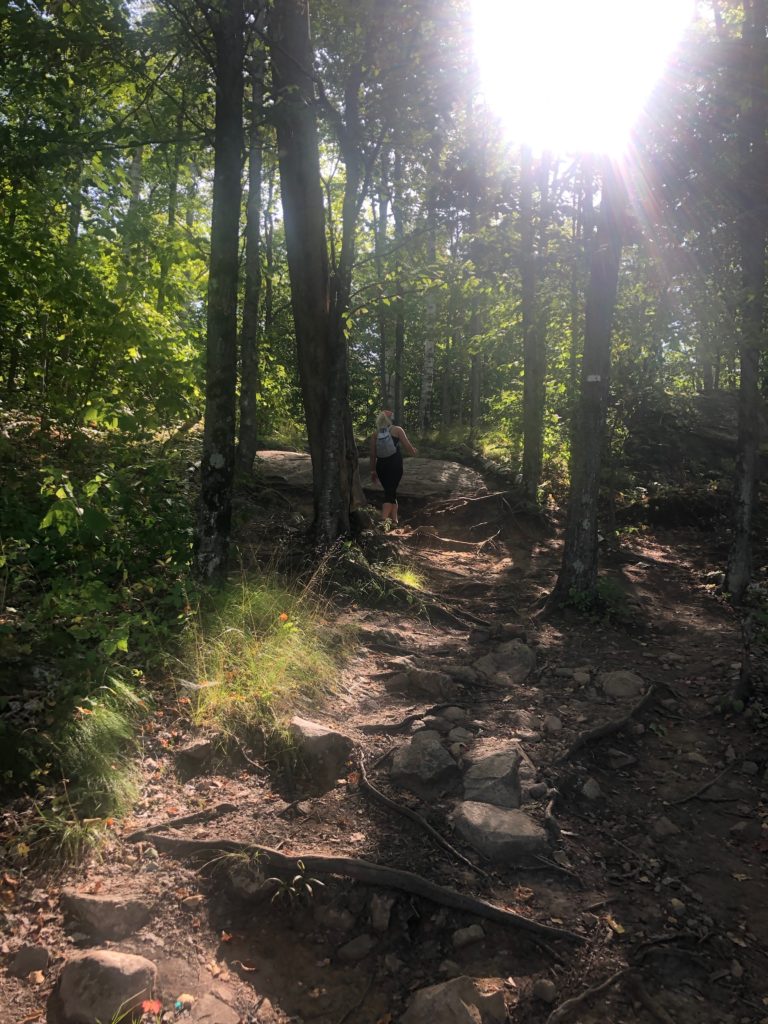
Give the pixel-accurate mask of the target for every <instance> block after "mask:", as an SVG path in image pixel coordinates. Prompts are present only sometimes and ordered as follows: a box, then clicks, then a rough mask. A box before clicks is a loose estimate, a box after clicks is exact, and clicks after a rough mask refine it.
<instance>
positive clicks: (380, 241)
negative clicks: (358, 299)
mask: <svg viewBox="0 0 768 1024" xmlns="http://www.w3.org/2000/svg"><path fill="white" fill-rule="evenodd" d="M388 173H389V154H384V155H383V156H382V160H381V182H380V183H379V188H378V197H377V196H376V195H372V196H371V208H372V210H373V217H374V225H373V255H374V262H375V266H376V280H377V282H378V285H379V289H380V291H383V290H384V287H385V286H384V251H385V249H386V245H387V225H388V222H389V194H388V192H387V186H388V183H387V177H388ZM377 203H378V205H377ZM376 318H377V321H378V327H379V353H378V356H379V393H380V399H381V404H382V408H388V407H389V400H390V396H389V387H388V378H387V307H386V305H385V304H384V302H383V301H382V299H381V298H379V301H378V303H377V309H376Z"/></svg>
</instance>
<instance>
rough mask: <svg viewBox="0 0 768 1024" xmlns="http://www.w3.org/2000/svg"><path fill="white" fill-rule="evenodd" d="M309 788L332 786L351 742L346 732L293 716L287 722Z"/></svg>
mask: <svg viewBox="0 0 768 1024" xmlns="http://www.w3.org/2000/svg"><path fill="white" fill-rule="evenodd" d="M288 728H289V731H290V733H291V735H292V736H293V739H294V742H295V743H296V748H297V750H298V752H299V756H300V757H301V761H302V765H303V767H304V769H305V771H306V774H307V776H308V778H309V779H310V780H311V784H312V789H313V790H315V791H317V792H320V793H325V792H327V791H328V790H329V789H332V788H333V786H334V785H335V783H336V780H337V779H338V777H339V776H340V775H343V774H344V769H345V766H346V763H347V759H348V757H349V755H350V754H351V753H352V747H353V745H354V744H353V743H352V740H351V739H350V738H349V736H345V735H344V734H343V733H340V732H336V730H335V729H329V728H328V727H327V726H325V725H320V723H319V722H311V721H309V719H307V718H299V717H296V718H292V719H291V723H290V725H289V726H288Z"/></svg>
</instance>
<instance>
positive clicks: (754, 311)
mask: <svg viewBox="0 0 768 1024" xmlns="http://www.w3.org/2000/svg"><path fill="white" fill-rule="evenodd" d="M742 40H743V47H744V50H745V54H744V68H745V71H746V76H747V87H746V97H745V98H746V101H747V102H746V104H745V108H744V109H743V112H742V115H741V130H740V137H741V138H740V141H741V150H742V167H741V194H742V197H743V198H742V209H741V210H740V211H739V219H738V225H737V226H738V236H739V246H740V249H741V279H742V293H743V297H742V302H741V311H740V312H741V317H740V320H741V324H740V326H741V331H740V337H739V360H740V379H739V438H738V455H737V460H736V479H735V488H734V501H733V537H732V540H731V549H730V552H729V555H728V567H727V571H726V579H725V587H726V590H727V591H728V592H729V593H730V595H731V598H732V600H733V601H734V602H735V603H737V604H738V603H740V602H741V601H742V600H743V599H744V594H745V592H746V589H747V586H748V584H749V581H750V579H751V576H752V519H753V512H754V506H755V496H756V493H757V479H758V447H759V427H758V407H759V401H760V388H759V367H760V354H761V352H762V351H763V349H764V347H765V334H764V331H763V315H764V303H765V300H764V289H765V245H766V236H767V234H768V230H767V228H768V225H767V224H766V220H767V219H768V213H767V211H766V202H768V193H767V192H766V184H765V162H766V141H765V131H766V116H767V115H768V104H766V95H765V84H764V83H765V76H766V67H767V65H768V61H767V60H766V0H751V2H746V0H745V3H744V28H743V33H742Z"/></svg>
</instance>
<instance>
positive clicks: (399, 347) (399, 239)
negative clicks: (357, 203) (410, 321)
mask: <svg viewBox="0 0 768 1024" xmlns="http://www.w3.org/2000/svg"><path fill="white" fill-rule="evenodd" d="M402 168H403V159H402V157H401V155H400V154H399V153H395V166H394V177H393V189H392V219H393V221H394V222H395V245H396V246H397V249H398V257H397V260H398V265H397V275H396V279H395V289H396V291H397V299H396V300H395V366H394V418H395V423H398V424H402V423H403V355H404V353H405V300H404V299H403V280H402V277H401V272H400V252H401V250H402V243H403V238H404V235H405V217H404V214H403V196H402V184H403V183H402Z"/></svg>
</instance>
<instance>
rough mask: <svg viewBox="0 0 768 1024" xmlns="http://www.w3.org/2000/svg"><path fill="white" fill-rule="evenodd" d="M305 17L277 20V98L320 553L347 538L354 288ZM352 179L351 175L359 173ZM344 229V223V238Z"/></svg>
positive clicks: (287, 1)
mask: <svg viewBox="0 0 768 1024" xmlns="http://www.w3.org/2000/svg"><path fill="white" fill-rule="evenodd" d="M308 13H309V12H308V6H307V3H306V2H305V0H280V2H278V3H277V4H275V6H274V7H273V8H272V11H271V19H270V40H271V50H272V73H273V82H274V88H275V93H276V95H277V97H278V103H277V104H276V106H275V124H276V128H277V148H278V153H279V160H280V181H281V186H282V201H283V216H284V223H285V243H286V250H287V255H288V270H289V273H290V279H291V303H292V307H293V317H294V323H295V327H296V341H297V347H298V364H299V377H300V380H301V388H302V395H303V398H304V410H305V414H306V419H307V435H308V440H309V448H310V454H311V456H312V478H313V492H314V504H315V528H316V534H317V538H318V540H319V541H320V543H321V544H323V545H327V544H329V543H332V542H333V541H335V540H336V539H337V538H338V537H339V536H342V535H344V534H346V533H348V532H349V528H350V507H351V504H352V500H353V497H354V492H355V475H356V455H357V453H356V451H355V450H354V447H353V446H350V444H349V439H350V438H351V417H350V413H349V408H348V402H347V389H348V380H347V343H346V338H345V335H344V330H343V313H344V312H345V310H346V306H345V302H346V299H347V298H348V295H347V287H348V286H347V283H346V281H345V280H336V281H335V282H333V284H332V282H331V277H330V266H329V259H328V246H327V241H326V236H325V211H324V207H323V193H322V183H321V178H320V154H319V148H318V139H317V124H316V119H315V106H314V81H313V79H312V67H313V52H312V44H311V40H310V36H309V22H308ZM349 170H350V169H349V168H348V172H349ZM351 170H352V173H353V174H354V173H355V169H354V167H353V168H351ZM346 199H347V197H346V196H345V202H346ZM346 227H347V224H346V219H345V234H346ZM352 230H353V228H352ZM345 241H346V244H347V246H349V245H351V242H350V240H349V239H347V238H345V239H344V240H343V241H342V246H344V244H345ZM342 262H343V259H342Z"/></svg>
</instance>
